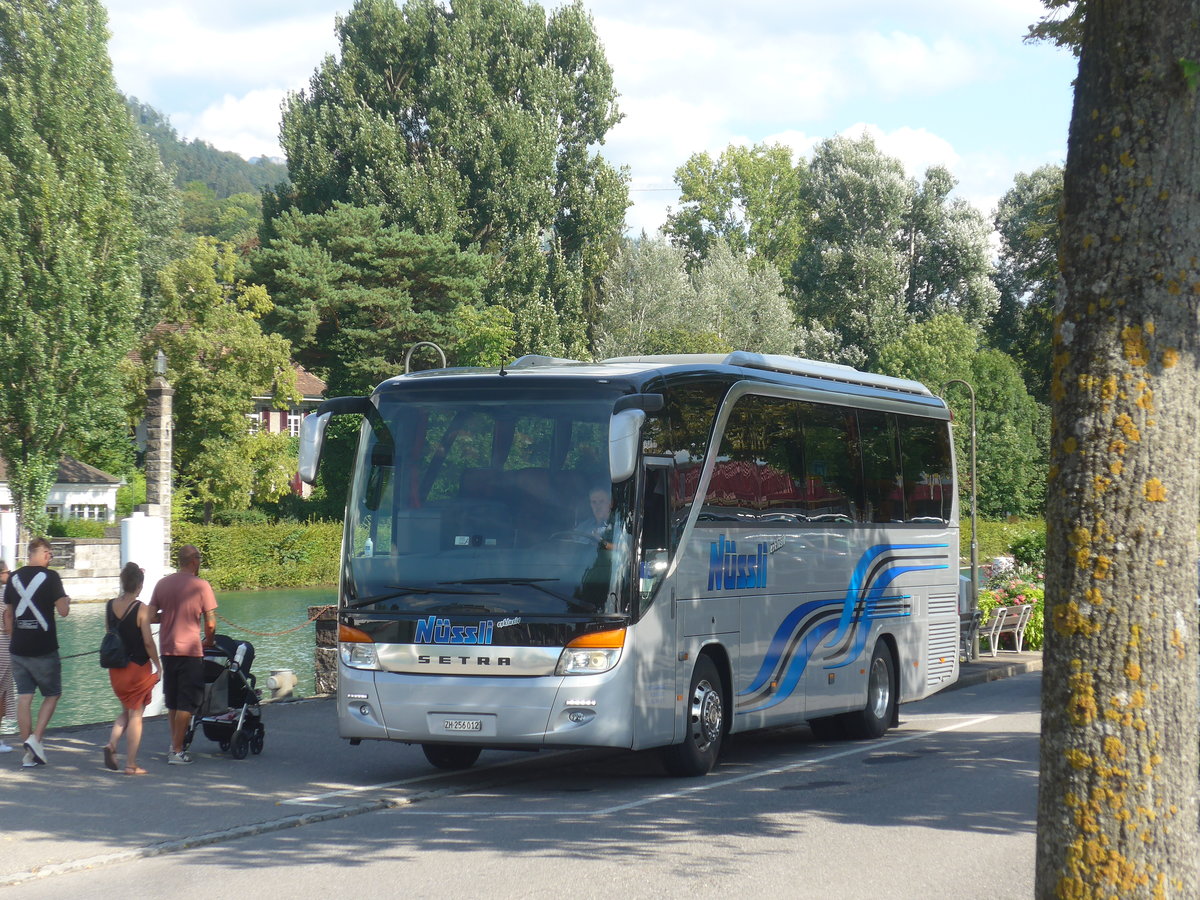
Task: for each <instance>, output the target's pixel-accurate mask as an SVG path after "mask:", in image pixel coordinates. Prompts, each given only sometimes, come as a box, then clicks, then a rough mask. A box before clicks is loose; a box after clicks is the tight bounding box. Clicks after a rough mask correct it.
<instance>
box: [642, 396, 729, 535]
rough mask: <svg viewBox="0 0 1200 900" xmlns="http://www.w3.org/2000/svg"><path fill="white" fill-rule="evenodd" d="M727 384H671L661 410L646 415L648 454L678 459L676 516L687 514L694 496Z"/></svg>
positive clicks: (673, 498) (673, 489) (674, 493)
mask: <svg viewBox="0 0 1200 900" xmlns="http://www.w3.org/2000/svg"><path fill="white" fill-rule="evenodd" d="M726 387H727V386H726V385H725V384H724V383H722V382H716V381H695V382H690V383H684V384H676V385H671V386H669V387H667V388H666V389H664V390H663V391H662V393H663V395H664V400H665V401H666V405H665V406H664V408H663V410H662V412H661V413H656V414H654V415H651V416H647V417H646V424H645V425H644V426H643V428H642V438H643V448H644V450H645V452H646V454H647V455H648V456H670V457H671V458H673V459H674V460H675V476H674V483H673V484H672V485H671V507H672V511H673V515H674V516H675V517H676V518H678V517H679V516H680V515H684V514H685V512H686V510H687V509H688V508H689V507H690V506H691V505H692V500H693V499H695V496H696V487H697V485H698V484H699V483H700V470H701V468H702V467H703V465H704V455H705V453H707V452H708V440H709V434H710V433H711V432H712V424H713V419H715V418H716V415H717V410H718V409H720V408H721V401H722V399H724V397H725V391H726Z"/></svg>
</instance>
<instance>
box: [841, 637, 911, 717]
mask: <svg viewBox="0 0 1200 900" xmlns="http://www.w3.org/2000/svg"><path fill="white" fill-rule="evenodd" d="M898 689H899V684H898V683H897V679H896V661H895V659H894V658H893V656H892V650H891V648H890V647H889V646H888V645H887V644H886V643H884V642H883V641H880V642H879V643H877V644H876V645H875V652H874V653H872V654H871V668H870V669H869V670H868V672H867V703H866V706H864V707H863V708H862V709H860V710H858V711H857V712H852V713H848V714H847V715H846V718H845V719H844V720H843V722H842V724H843V726H844V727H845V729H846V735H847V736H848V737H851V738H860V739H874V738H878V737H883V735H884V733H885V732H886V731H887V730H888V728H890V727H891V724H892V721H893V720H894V719H895V717H896V695H897V691H898Z"/></svg>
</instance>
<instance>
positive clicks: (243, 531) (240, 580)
mask: <svg viewBox="0 0 1200 900" xmlns="http://www.w3.org/2000/svg"><path fill="white" fill-rule="evenodd" d="M174 532H175V533H174V535H173V538H174V539H173V541H172V551H173V553H174V552H177V551H178V548H179V547H180V546H182V545H183V544H195V545H196V546H197V547H199V548H200V553H201V556H202V558H203V564H202V565H203V568H202V569H201V570H200V574H201V576H202V577H204V578H207V579H208V580H209V581H210V582H212V586H213V587H214V588H216V589H217V590H222V591H238V590H256V589H259V588H283V587H311V586H313V585H320V584H335V583H336V582H337V576H338V565H339V557H340V555H341V548H342V524H341V523H340V522H309V523H306V524H296V523H294V522H279V523H275V524H259V525H229V526H220V525H197V524H195V523H193V522H177V523H175V525H174Z"/></svg>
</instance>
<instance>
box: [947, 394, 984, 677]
mask: <svg viewBox="0 0 1200 900" xmlns="http://www.w3.org/2000/svg"><path fill="white" fill-rule="evenodd" d="M952 384H961V385H962V386H963V387H965V388H966V389H967V391H969V392H970V394H971V616H972V617H974V616H975V614H976V613H978V612H979V530H978V517H977V507H976V497H977V491H976V488H977V482H976V479H975V388H973V387H971V385H970V384H969V383H968V382H966V381H963V380H962V379H961V378H951V379H950V380H949V381H947V382H946V383H945V384H943V385H942V391H943V393H944V392H945V390H946V388H948V387H949V386H950V385H952ZM978 658H979V638H978V636H977V635H975V634H974V633H973V635H972V639H971V659H978Z"/></svg>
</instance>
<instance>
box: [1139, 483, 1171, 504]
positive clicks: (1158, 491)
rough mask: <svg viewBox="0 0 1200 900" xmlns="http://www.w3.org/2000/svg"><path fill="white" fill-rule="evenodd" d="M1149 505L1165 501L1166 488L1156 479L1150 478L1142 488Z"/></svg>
mask: <svg viewBox="0 0 1200 900" xmlns="http://www.w3.org/2000/svg"><path fill="white" fill-rule="evenodd" d="M1142 490H1143V492H1144V493H1145V495H1146V500H1147V502H1149V503H1162V502H1164V501H1165V500H1166V499H1167V488H1166V486H1165V485H1164V484H1163V483H1162V482H1161V481H1159V480H1158V479H1157V478H1151V479H1150V480H1149V481H1147V482H1146V483H1145V485H1143V486H1142Z"/></svg>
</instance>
